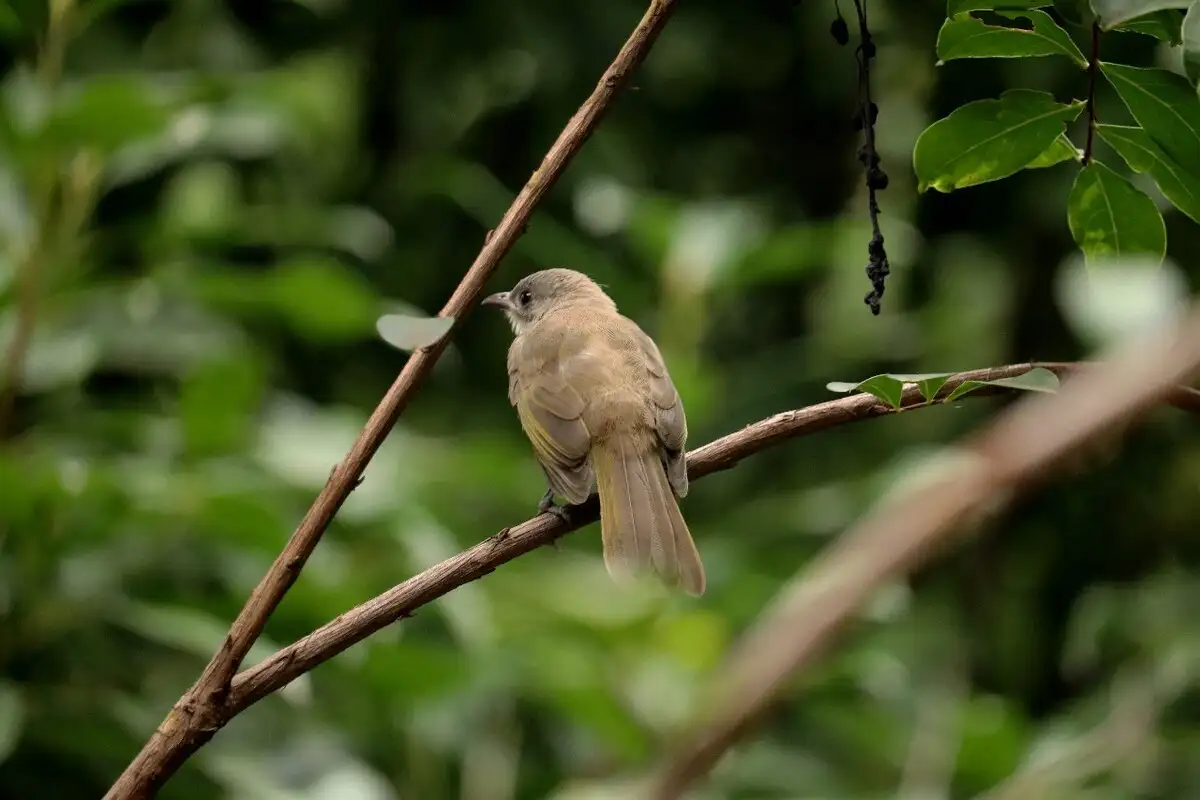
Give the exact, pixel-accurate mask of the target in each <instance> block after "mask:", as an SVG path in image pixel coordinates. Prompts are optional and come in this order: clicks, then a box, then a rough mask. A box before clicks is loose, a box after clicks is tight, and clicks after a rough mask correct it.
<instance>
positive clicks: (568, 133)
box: [105, 0, 676, 800]
mask: <svg viewBox="0 0 1200 800" xmlns="http://www.w3.org/2000/svg"><path fill="white" fill-rule="evenodd" d="M675 4H676V0H651V2H650V6H649V8H648V9H647V10H646V13H645V14H644V15H643V17H642V19H641V21H640V22H639V23H638V25H637V27H636V28H635V29H634V31H633V33H632V34H630V36H629V39H628V40H627V41H626V42H625V45H624V46H623V47H622V48H621V51H620V52H619V53H618V54H617V57H616V59H614V60H613V62H612V64H611V65H610V66H609V67H608V69H606V70H605V71H604V74H603V75H602V76H601V77H600V81H599V82H598V83H597V85H596V88H595V90H594V91H593V92H592V94H591V96H590V97H588V99H587V100H586V101H585V102H584V104H583V105H582V106H580V108H579V110H578V111H577V112H575V115H574V116H573V117H571V119H570V121H569V122H568V123H567V125H566V127H565V128H564V129H563V131H562V133H561V134H559V136H558V139H557V140H556V141H555V142H554V145H553V146H552V147H551V148H550V150H549V152H548V153H547V154H546V156H545V158H544V159H543V160H542V164H541V166H540V167H538V169H537V170H536V171H535V172H534V173H533V175H532V176H530V178H529V181H528V182H527V183H526V184H525V187H524V188H523V189H522V190H521V192H520V194H518V195H517V197H516V199H515V200H514V201H513V203H512V205H511V206H510V207H509V209H508V211H507V212H505V214H504V217H503V219H501V220H500V224H499V225H497V226H496V228H495V229H494V230H493V231H491V232H490V233H489V234H488V236H487V238H486V240H485V244H484V247H483V249H482V250H481V251H480V253H479V255H478V256H477V257H476V258H475V262H474V263H473V264H472V265H471V268H470V269H469V270H468V271H467V273H466V275H465V276H464V277H463V279H462V281H461V282H460V283H459V285H458V288H457V289H455V291H454V294H453V295H451V297H450V300H449V301H448V302H447V303H446V306H445V308H443V309H442V311H441V313H440V315H439V316H442V317H449V318H451V319H453V320H454V323H453V327H452V328H451V331H450V333H453V331H454V328H456V327H457V326H458V324H459V323H460V321H461V319H462V317H463V316H464V315H465V314H466V313H467V312H468V311H469V310H470V309H471V308H472V307H473V306H474V305H475V303H476V302H477V301H478V299H479V295H480V294H481V293H482V292H483V287H484V284H486V283H487V280H488V278H490V277H491V275H492V273H493V272H495V270H496V267H497V266H498V265H499V263H500V260H501V259H502V258H503V257H504V255H505V254H506V253H507V252H508V251H509V250H510V249H511V248H512V246H513V244H515V243H516V241H517V238H518V237H520V235H521V233H522V232H523V231H524V229H525V225H526V223H527V221H528V220H529V217H530V216H531V215H532V213H533V210H534V208H535V207H536V206H537V204H538V202H539V201H541V199H542V198H543V197H544V196H545V195H546V193H547V192H548V191H550V189H551V187H553V186H554V184H555V183H556V182H557V180H558V178H559V176H561V175H562V173H563V171H564V170H565V169H566V167H567V165H568V164H569V163H570V162H571V159H572V158H573V157H574V156H575V154H576V153H577V152H579V150H580V148H582V147H583V145H584V143H585V142H586V141H587V139H588V137H589V136H590V135H591V133H592V131H593V130H595V128H596V126H597V125H598V124H599V122H600V120H601V118H602V117H603V116H604V113H605V112H606V111H607V110H608V108H609V106H610V105H611V104H612V102H613V100H614V99H615V97H616V95H617V93H618V92H619V91H620V90H621V88H622V87H623V86H624V85H625V84H626V82H627V81H628V79H629V77H630V75H631V74H632V72H633V70H634V69H635V68H637V66H638V65H639V64H641V62H642V60H643V59H644V58H645V57H646V54H647V53H648V52H649V51H650V47H651V46H652V45H653V44H654V42H655V40H656V39H657V38H658V35H659V34H660V33H661V32H662V29H663V27H664V26H665V25H666V23H667V19H668V18H669V17H670V14H671V12H672V11H673V10H674V7H675ZM448 339H449V334H447V336H445V337H443V338H442V339H441V340H440V341H439V342H438V343H436V344H434V345H432V346H430V347H427V348H424V349H422V350H418V351H416V352H414V353H413V355H412V356H411V357H410V358H409V359H408V363H407V364H405V366H404V369H403V370H402V371H401V372H400V375H399V377H397V378H396V381H395V382H394V383H393V384H392V386H391V388H390V389H388V392H387V394H386V395H385V396H384V398H383V400H382V401H381V402H380V404H379V406H378V408H376V409H375V412H374V413H373V414H371V418H370V419H369V420H368V421H367V424H366V427H365V428H364V429H363V431H362V433H361V434H360V435H359V437H358V440H357V441H356V442H355V443H354V446H353V447H352V448H351V449H350V452H349V453H348V454H347V455H346V457H345V458H344V459H343V460H342V461H341V463H339V464H338V465H337V467H336V468H335V469H334V471H333V473H332V474H331V475H330V477H329V481H328V482H327V483H326V484H325V488H324V489H323V490H322V491H321V493H320V495H318V497H317V499H316V500H315V501H314V502H313V504H312V506H311V508H309V510H308V513H307V514H306V515H305V517H304V519H303V520H302V521H301V522H300V525H299V526H298V527H297V528H296V530H295V532H293V534H292V536H291V538H290V539H289V541H288V543H287V546H286V547H285V548H284V550H283V552H281V553H280V554H279V557H278V558H277V559H276V560H275V563H274V564H272V565H271V568H270V569H269V570H268V572H267V574H266V575H265V576H264V577H263V579H262V580H261V581H260V582H259V584H258V586H256V587H255V589H254V591H253V593H252V594H251V595H250V599H249V600H247V601H246V605H245V606H244V607H243V608H242V611H241V613H239V614H238V617H237V619H236V620H235V621H234V623H233V625H232V626H231V627H230V629H229V634H228V635H227V636H226V638H225V642H224V644H223V645H222V647H221V649H220V650H219V651H218V652H217V654H216V655H214V656H213V659H212V661H210V662H209V664H208V666H207V667H206V668H205V670H204V672H203V674H202V675H201V676H200V678H199V680H197V682H196V683H195V685H194V686H192V688H191V689H189V690H188V691H187V693H186V694H185V695H184V696H183V697H182V698H180V700H179V702H178V703H176V705H175V708H174V709H172V711H171V713H170V714H168V715H167V718H166V719H165V720H163V722H162V724H161V725H160V726H159V728H158V730H157V731H156V732H155V733H154V735H153V736H152V737H151V739H150V741H148V742H147V743H146V745H145V746H144V747H143V748H142V751H141V753H139V754H138V756H137V757H136V758H135V759H134V761H133V762H132V763H131V764H130V765H129V766H128V767H127V768H126V770H125V772H124V773H123V774H122V775H121V777H120V778H119V779H118V780H117V782H116V783H115V784H114V785H113V786H112V788H111V789H109V791H108V794H107V795H106V796H105V797H106V800H116V799H117V798H130V797H145V796H150V795H152V794H153V793H154V791H155V790H156V789H157V787H158V786H159V785H160V784H161V783H162V781H164V780H166V779H167V778H168V777H170V776H171V775H172V774H173V773H174V772H175V770H177V769H178V768H179V766H180V765H181V764H182V763H183V762H184V760H186V759H187V757H188V756H189V755H190V754H191V753H193V752H195V750H196V749H197V748H199V747H200V746H201V745H203V744H204V743H205V742H207V741H208V740H209V739H210V738H212V736H213V734H214V733H215V732H216V731H217V730H219V729H220V728H221V727H222V726H223V725H224V724H225V723H226V722H228V720H229V719H230V717H231V716H232V714H231V713H230V711H229V709H228V704H227V700H228V694H229V686H230V681H231V679H232V678H233V675H234V673H235V672H237V669H238V667H239V666H240V665H241V663H242V660H243V659H244V658H245V657H246V653H248V652H249V651H250V648H251V646H252V645H253V644H254V642H255V640H257V639H258V637H259V635H260V634H261V633H262V630H263V628H264V627H265V626H266V623H267V619H268V618H269V617H270V616H271V614H272V612H274V610H275V608H276V606H278V605H279V602H280V601H281V600H282V599H283V596H284V594H286V593H287V590H288V589H289V588H290V587H291V585H292V584H293V583H294V582H295V581H296V578H297V577H299V575H300V570H301V569H302V568H303V567H304V563H305V562H306V561H307V560H308V557H309V555H311V554H312V551H313V550H314V549H315V548H316V546H317V542H318V541H319V540H320V538H321V535H322V534H323V533H324V532H325V529H326V528H328V527H329V524H330V523H331V522H332V521H333V517H334V515H335V514H336V513H337V511H338V509H339V508H341V505H342V503H344V502H345V500H346V498H347V497H348V496H349V495H350V492H351V491H353V490H354V487H355V486H356V485H358V482H359V480H361V477H362V474H363V471H364V470H365V469H366V467H367V464H368V463H369V462H370V460H371V458H372V457H373V456H374V455H375V452H376V450H378V449H379V446H380V445H381V444H382V443H383V440H384V438H385V437H386V436H387V435H388V433H389V432H390V431H391V429H392V427H393V426H394V425H395V424H396V420H397V418H398V417H399V416H400V414H401V412H402V411H403V410H404V408H405V407H406V406H407V405H408V403H409V401H410V400H411V399H412V397H413V395H414V394H415V393H416V391H417V389H418V388H419V387H420V385H421V383H422V382H423V381H424V379H425V377H426V376H428V375H429V373H430V371H431V370H432V369H433V365H434V363H435V362H436V361H437V359H438V357H439V356H440V355H441V354H442V351H443V350H444V349H445V347H446V344H447V341H448Z"/></svg>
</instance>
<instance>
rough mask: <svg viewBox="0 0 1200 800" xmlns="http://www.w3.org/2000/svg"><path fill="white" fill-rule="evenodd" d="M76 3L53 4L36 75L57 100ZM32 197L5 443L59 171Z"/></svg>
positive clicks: (7, 361) (8, 359)
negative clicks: (32, 222)
mask: <svg viewBox="0 0 1200 800" xmlns="http://www.w3.org/2000/svg"><path fill="white" fill-rule="evenodd" d="M74 8H75V4H74V1H73V0H54V2H51V3H50V5H49V12H50V13H49V16H48V19H47V23H46V37H45V40H44V41H43V44H42V47H41V50H40V52H39V54H38V58H37V65H36V70H35V72H36V74H37V77H38V80H39V81H40V82H41V84H42V89H43V91H45V92H46V94H47V95H48V96H51V97H53V95H54V92H55V91H56V90H57V89H58V84H59V80H60V78H61V76H62V62H63V56H64V51H65V49H66V40H67V35H68V32H69V30H70V25H71V21H72V16H73V12H74ZM32 184H33V185H32V186H31V191H30V195H31V196H32V200H33V203H32V204H33V207H34V226H35V227H34V230H33V232H32V236H31V238H30V240H29V242H27V243H26V250H25V252H24V253H22V254H21V256H20V258H18V259H17V263H16V269H15V273H16V274H15V282H16V285H17V314H16V325H15V327H14V329H13V337H12V339H10V340H9V343H8V347H7V348H6V350H5V353H4V365H3V373H0V440H2V439H5V438H7V437H8V435H9V434H10V433H12V429H13V415H14V412H15V410H16V404H17V396H18V395H19V394H20V392H21V382H22V380H23V376H24V372H25V358H26V356H27V355H28V354H29V347H30V345H31V344H32V343H33V335H34V333H35V331H36V328H37V318H38V306H39V305H40V302H41V294H42V282H43V275H42V273H43V271H44V270H45V268H46V262H47V261H48V260H49V259H48V256H49V252H48V251H49V250H51V249H52V247H53V243H54V242H55V241H56V239H57V237H56V236H55V234H54V232H53V231H52V230H51V229H52V228H53V227H54V224H55V216H54V196H55V193H56V192H57V190H58V188H59V180H58V174H57V172H55V170H54V168H53V166H50V167H49V168H46V167H42V166H39V167H38V168H37V169H36V170H35V174H34V176H33V181H32Z"/></svg>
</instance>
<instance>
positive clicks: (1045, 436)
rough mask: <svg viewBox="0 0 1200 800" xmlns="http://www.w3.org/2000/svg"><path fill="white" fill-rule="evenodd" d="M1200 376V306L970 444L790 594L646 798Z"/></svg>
mask: <svg viewBox="0 0 1200 800" xmlns="http://www.w3.org/2000/svg"><path fill="white" fill-rule="evenodd" d="M1198 369H1200V306H1198V307H1197V308H1196V309H1194V310H1193V312H1192V314H1191V316H1190V317H1189V318H1187V319H1186V320H1185V322H1184V323H1183V324H1182V325H1180V326H1179V327H1177V328H1175V329H1174V330H1171V331H1168V332H1166V333H1164V334H1162V335H1160V336H1158V337H1156V338H1155V339H1153V340H1151V341H1147V342H1143V343H1141V346H1137V347H1128V348H1125V349H1124V350H1123V351H1121V352H1120V353H1118V354H1117V355H1116V356H1115V357H1114V358H1113V359H1112V360H1110V361H1108V362H1107V363H1100V364H1094V365H1090V366H1089V368H1088V369H1085V370H1080V373H1079V374H1078V375H1074V376H1070V377H1069V378H1068V380H1067V381H1066V382H1064V383H1063V385H1062V388H1061V389H1060V390H1059V391H1058V393H1057V394H1055V395H1052V396H1041V397H1036V398H1031V399H1029V400H1028V401H1026V402H1023V403H1020V404H1018V405H1017V406H1015V407H1014V408H1013V409H1011V410H1010V411H1009V412H1008V413H1006V414H1005V415H1003V416H1002V417H1000V418H999V419H997V420H996V421H995V422H994V423H993V424H990V425H988V426H987V427H986V428H985V429H984V430H983V431H981V432H980V433H978V434H976V435H975V436H973V437H971V438H969V439H968V440H967V441H966V442H964V443H963V445H962V446H961V447H959V448H956V449H955V450H954V451H953V452H951V453H948V454H947V455H946V457H945V459H944V460H943V461H941V462H940V463H937V464H934V465H932V466H934V467H937V468H938V469H937V470H936V472H934V471H932V470H931V471H930V472H929V473H926V474H923V475H921V476H918V477H919V478H920V480H919V481H918V482H916V485H912V486H909V487H908V491H905V492H904V493H903V494H902V495H898V496H896V497H894V498H892V499H890V500H886V501H884V502H882V503H880V504H879V506H878V507H877V508H876V509H875V510H874V511H873V512H872V513H870V514H868V515H867V516H866V517H865V518H864V519H863V520H862V521H860V522H859V523H858V524H857V525H856V526H854V527H853V528H851V529H850V530H849V531H848V532H847V533H846V534H844V535H843V536H841V537H839V538H838V540H837V541H836V542H835V543H834V544H833V545H831V546H830V547H829V548H828V549H827V550H826V551H825V552H824V553H823V554H822V555H821V556H820V557H818V558H817V559H816V560H815V561H813V562H811V563H810V564H808V565H806V566H805V568H804V570H803V573H802V575H801V576H800V577H798V579H797V580H795V581H793V582H791V584H790V585H789V587H788V588H786V589H785V590H783V591H782V592H781V593H780V594H779V595H778V597H777V598H776V600H775V602H774V603H772V605H771V606H770V607H769V608H768V609H767V610H766V611H765V612H764V613H763V615H762V616H761V617H760V619H759V622H758V623H757V624H756V625H755V626H754V628H753V629H752V630H751V631H750V632H749V633H748V634H747V635H746V637H745V638H744V639H743V641H742V643H741V644H740V645H739V646H738V647H737V649H736V650H735V652H734V653H733V654H732V657H731V658H730V659H729V660H728V662H727V666H726V667H725V668H724V669H722V670H721V671H720V672H719V674H718V675H716V676H714V681H713V686H714V689H715V692H716V694H715V702H714V705H713V710H712V713H710V714H708V715H707V716H706V718H705V720H704V724H702V726H701V727H700V729H699V730H698V731H697V732H696V733H695V735H693V736H691V737H689V738H688V739H687V740H686V741H684V742H683V743H682V746H681V747H680V748H679V749H678V750H677V751H676V752H675V753H674V754H673V757H671V758H670V759H668V760H667V761H665V762H664V765H663V769H662V770H661V771H660V773H659V774H658V775H657V776H655V779H654V781H653V784H652V791H651V792H650V793H649V795H648V796H650V797H653V798H655V800H674V798H678V797H680V796H681V795H682V794H683V792H684V790H685V789H686V788H687V787H688V786H689V785H690V784H692V783H693V782H695V781H696V780H698V779H699V778H700V777H701V776H703V775H704V774H706V773H707V772H708V771H709V770H710V769H711V768H712V767H713V766H714V765H715V764H716V762H717V761H718V759H719V758H720V757H721V756H722V755H723V754H724V753H725V752H726V751H727V750H729V748H731V747H732V746H733V745H734V744H735V743H736V742H737V741H738V740H739V739H740V738H741V737H742V736H743V735H744V734H745V733H746V732H747V731H748V730H749V729H750V728H751V727H753V726H754V725H755V724H756V723H757V722H758V721H759V720H760V719H761V718H762V717H763V716H764V714H765V713H766V711H767V710H768V709H769V708H770V706H771V705H772V704H773V703H774V701H775V700H776V698H777V697H778V695H779V694H780V692H781V691H782V690H783V688H784V687H785V686H786V685H788V683H789V682H790V681H791V679H792V678H793V676H794V675H795V674H797V673H798V672H799V671H800V670H802V669H803V668H804V667H805V666H807V665H808V664H811V663H812V662H813V660H814V659H815V658H816V657H817V655H818V654H819V653H820V651H821V650H822V649H823V648H824V647H825V646H826V645H827V644H828V643H829V641H830V640H831V639H832V637H833V635H834V634H835V633H836V632H837V631H838V630H839V629H840V628H841V627H842V626H843V625H845V624H846V622H847V621H848V620H849V618H850V616H851V614H852V613H853V612H854V610H855V609H856V608H858V606H859V605H860V604H862V603H863V601H864V600H866V599H867V597H868V596H869V595H870V594H871V592H872V591H873V590H874V589H875V588H877V587H878V586H880V585H881V584H882V583H883V582H884V581H886V580H888V579H889V578H892V577H893V576H895V575H898V574H901V573H904V572H907V571H909V570H911V569H913V568H914V567H915V566H917V565H918V564H919V563H920V562H922V561H923V560H924V559H925V558H926V557H927V556H928V555H929V553H930V551H931V550H933V549H934V547H935V546H937V545H941V544H944V543H945V542H946V541H947V540H948V539H949V538H950V536H951V535H952V534H954V533H963V532H965V531H967V530H969V529H971V528H972V527H973V526H972V525H971V524H970V523H971V522H972V521H978V520H979V519H981V518H982V517H983V516H984V515H986V514H988V513H990V512H994V511H995V510H996V509H998V508H999V507H1001V506H1002V505H1003V504H1004V502H1005V501H1007V500H1008V499H1010V498H1011V497H1012V496H1013V494H1014V493H1015V491H1016V490H1018V489H1021V488H1024V487H1025V486H1026V485H1028V484H1029V483H1030V482H1031V481H1033V480H1034V479H1036V478H1038V477H1039V476H1041V475H1042V474H1043V473H1045V472H1046V471H1047V470H1048V469H1049V468H1050V467H1052V466H1053V465H1055V464H1056V463H1058V462H1059V461H1060V460H1061V459H1062V458H1063V457H1064V456H1066V455H1068V454H1070V453H1072V452H1074V451H1077V450H1079V449H1080V448H1081V447H1083V446H1085V445H1086V444H1087V443H1088V442H1089V441H1091V440H1093V439H1095V438H1097V437H1098V436H1100V435H1102V434H1104V433H1105V432H1108V431H1111V430H1114V429H1120V428H1121V427H1122V426H1123V425H1125V424H1127V423H1128V421H1129V420H1131V419H1133V418H1134V417H1135V416H1137V415H1138V414H1139V413H1140V412H1142V411H1144V410H1145V409H1146V408H1147V407H1148V406H1149V405H1151V404H1152V403H1154V402H1157V401H1160V400H1163V399H1168V400H1169V401H1171V402H1175V401H1179V403H1177V404H1180V405H1183V406H1184V407H1188V408H1192V407H1191V405H1190V404H1191V403H1192V402H1193V401H1194V397H1193V395H1194V394H1195V390H1190V389H1189V390H1181V389H1179V388H1178V386H1177V384H1179V383H1181V382H1186V381H1187V380H1188V379H1189V377H1190V376H1192V375H1194V374H1195V373H1196V371H1197V370H1198Z"/></svg>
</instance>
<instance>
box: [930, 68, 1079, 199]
mask: <svg viewBox="0 0 1200 800" xmlns="http://www.w3.org/2000/svg"><path fill="white" fill-rule="evenodd" d="M1083 107H1084V104H1083V103H1082V102H1075V103H1071V104H1070V105H1063V104H1061V103H1057V102H1055V100H1054V97H1053V96H1052V95H1050V94H1047V93H1046V92H1036V91H1033V90H1030V89H1012V90H1010V91H1007V92H1005V93H1004V94H1002V95H1000V98H999V99H996V100H976V101H975V102H973V103H967V104H966V105H965V106H963V107H961V108H959V109H957V110H955V111H954V112H953V113H951V114H950V116H948V117H946V118H945V119H941V120H938V121H937V122H935V123H933V124H932V125H930V126H929V127H928V128H926V129H925V131H924V132H923V133H922V134H921V135H920V137H918V138H917V144H916V147H915V148H914V149H913V167H914V168H915V169H916V173H917V178H918V181H919V185H918V190H919V191H922V192H924V191H926V190H928V189H930V188H933V189H936V190H937V191H939V192H951V191H953V190H955V189H962V188H965V187H967V186H974V185H976V184H980V183H987V182H988V181H995V180H1000V179H1001V178H1007V177H1008V176H1009V175H1012V174H1014V173H1016V172H1019V171H1020V170H1022V169H1024V168H1025V167H1027V166H1028V165H1029V164H1031V163H1033V162H1034V161H1037V160H1039V159H1040V157H1041V156H1042V154H1043V153H1045V152H1046V150H1047V149H1049V148H1050V147H1051V146H1052V145H1053V144H1054V142H1055V140H1056V139H1057V138H1058V137H1059V136H1061V135H1062V133H1063V131H1064V129H1065V126H1066V124H1067V123H1068V122H1070V121H1072V120H1073V119H1075V118H1076V117H1078V116H1079V112H1080V111H1082V110H1083Z"/></svg>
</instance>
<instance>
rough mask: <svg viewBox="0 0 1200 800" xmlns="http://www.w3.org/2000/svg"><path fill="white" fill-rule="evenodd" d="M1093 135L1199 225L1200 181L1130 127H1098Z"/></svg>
mask: <svg viewBox="0 0 1200 800" xmlns="http://www.w3.org/2000/svg"><path fill="white" fill-rule="evenodd" d="M1096 133H1098V134H1099V135H1100V137H1101V138H1103V139H1104V141H1106V142H1108V143H1109V144H1110V145H1112V148H1113V149H1114V150H1116V151H1117V153H1118V154H1119V155H1120V156H1121V158H1123V159H1124V160H1125V163H1126V164H1128V165H1129V168H1130V169H1132V170H1133V171H1134V172H1140V173H1142V174H1144V175H1149V176H1150V177H1151V178H1153V179H1154V183H1155V184H1156V185H1157V186H1158V188H1159V190H1160V191H1162V193H1163V194H1164V195H1165V196H1166V198H1167V199H1168V200H1170V201H1171V202H1172V203H1173V204H1174V205H1175V207H1176V208H1178V209H1179V210H1180V211H1182V212H1183V213H1185V214H1187V215H1188V216H1189V217H1191V218H1192V219H1193V220H1195V221H1196V222H1200V180H1197V179H1196V178H1195V177H1194V176H1193V175H1192V174H1191V173H1189V172H1187V171H1185V170H1184V169H1183V167H1181V166H1179V165H1178V164H1177V163H1175V160H1174V159H1172V158H1171V157H1170V156H1168V155H1167V154H1166V153H1164V152H1163V151H1162V150H1161V149H1160V148H1159V147H1158V145H1156V144H1155V143H1154V141H1153V140H1152V139H1151V138H1150V136H1149V135H1148V134H1147V133H1146V131H1145V130H1144V129H1142V128H1138V127H1136V126H1132V125H1097V126H1096Z"/></svg>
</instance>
